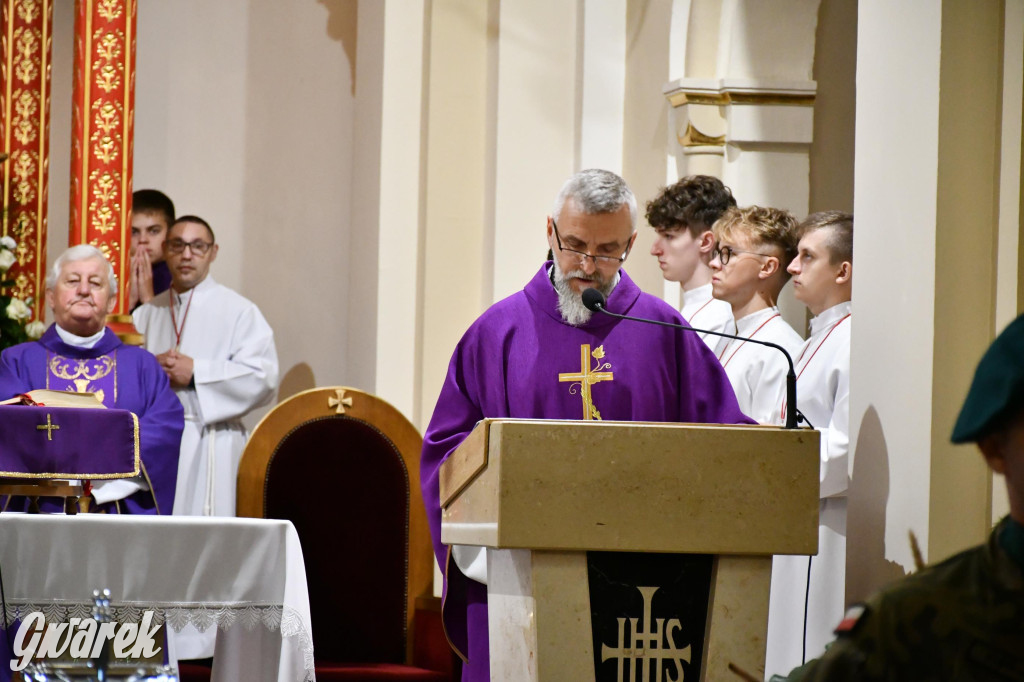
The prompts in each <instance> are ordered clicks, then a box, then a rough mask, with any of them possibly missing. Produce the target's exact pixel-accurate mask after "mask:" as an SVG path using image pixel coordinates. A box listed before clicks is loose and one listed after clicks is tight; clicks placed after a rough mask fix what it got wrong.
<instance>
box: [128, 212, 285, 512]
mask: <svg viewBox="0 0 1024 682" xmlns="http://www.w3.org/2000/svg"><path fill="white" fill-rule="evenodd" d="M164 249H165V252H166V260H167V265H168V267H169V268H170V270H171V288H170V290H168V291H165V292H164V293H162V294H160V295H159V296H157V297H155V298H154V299H153V300H152V301H151V302H150V303H147V304H145V305H143V306H141V307H139V308H138V309H137V310H136V311H135V314H134V318H135V326H136V328H138V330H139V331H140V332H142V333H143V334H145V336H146V341H145V347H146V350H148V351H150V352H151V353H153V354H155V355H156V356H157V359H158V360H159V361H160V365H161V366H162V367H163V368H164V371H165V372H167V376H168V377H170V380H171V386H172V387H173V388H174V390H175V392H176V393H177V394H178V398H179V399H180V400H181V404H182V405H183V406H184V408H185V433H184V434H183V436H182V438H181V459H180V463H179V465H178V487H177V493H176V496H175V500H174V513H175V514H189V515H202V516H211V515H212V516H234V515H235V486H236V479H237V477H238V461H239V459H240V458H241V456H242V449H243V448H244V447H245V440H246V437H247V435H248V434H247V433H246V430H245V427H244V426H243V425H242V417H244V416H245V415H246V414H247V413H248V412H249V411H251V410H253V409H255V408H257V407H259V406H261V405H265V404H267V403H268V402H269V401H270V400H271V398H272V397H273V395H274V390H275V389H276V388H277V380H278V368H277V350H276V349H275V348H274V333H273V331H272V330H271V329H270V325H268V324H267V321H266V320H265V319H264V318H263V315H262V314H261V313H260V311H259V309H258V308H257V307H256V305H255V304H254V303H253V302H252V301H249V300H248V299H246V298H244V297H242V296H241V295H239V294H238V293H236V292H234V291H232V290H231V289H228V288H227V287H226V286H224V285H222V284H218V283H217V282H215V281H214V279H213V277H211V276H209V274H208V273H209V270H210V264H211V263H213V261H214V260H215V259H216V257H217V244H216V243H215V241H214V234H213V230H212V229H211V228H210V226H209V225H208V224H207V222H206V221H205V220H203V219H202V218H198V217H196V216H184V217H182V218H178V219H177V220H176V221H175V222H174V224H173V225H171V228H170V230H169V231H168V233H167V239H166V240H165V241H164Z"/></svg>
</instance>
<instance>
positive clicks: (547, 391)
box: [420, 263, 753, 680]
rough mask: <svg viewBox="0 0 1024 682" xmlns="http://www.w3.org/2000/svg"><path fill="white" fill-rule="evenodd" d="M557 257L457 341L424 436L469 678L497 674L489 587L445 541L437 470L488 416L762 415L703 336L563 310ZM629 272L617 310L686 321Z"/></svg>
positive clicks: (449, 593)
mask: <svg viewBox="0 0 1024 682" xmlns="http://www.w3.org/2000/svg"><path fill="white" fill-rule="evenodd" d="M549 267H550V263H548V264H546V265H545V266H544V267H542V268H541V269H540V271H539V272H538V273H537V275H536V276H535V277H534V278H533V279H532V280H531V281H530V283H529V284H527V286H526V288H525V289H524V290H523V291H520V292H518V293H516V294H513V295H512V296H510V297H508V298H506V299H504V300H503V301H500V302H498V303H496V304H494V305H493V306H491V308H490V309H488V310H487V311H486V312H485V313H484V314H483V315H482V316H480V318H479V319H477V321H476V322H474V323H473V325H472V326H471V327H470V328H469V331H467V332H466V334H465V335H464V336H463V337H462V340H461V341H459V344H458V346H457V347H456V349H455V353H454V355H453V356H452V360H451V363H450V365H449V367H448V376H447V378H446V379H445V383H444V386H443V388H442V389H441V395H440V397H439V398H438V401H437V407H436V408H435V409H434V413H433V416H432V418H431V420H430V425H429V427H428V428H427V432H426V435H425V437H424V442H423V455H422V459H421V463H420V476H421V481H422V487H423V499H424V502H425V504H426V508H427V518H428V520H429V522H430V530H431V534H432V536H433V541H434V551H435V553H436V555H437V558H438V561H439V562H440V564H441V566H442V567H446V569H445V578H446V580H445V597H444V620H445V626H446V630H447V633H448V636H449V638H450V640H451V642H452V644H453V645H454V646H455V647H456V648H457V649H458V650H459V652H460V653H461V654H463V655H464V656H468V659H469V663H468V665H466V666H465V668H464V669H463V679H464V680H465V679H471V680H486V679H489V655H488V641H487V637H488V634H487V604H486V602H487V590H486V587H485V586H484V585H482V584H480V583H478V582H475V581H472V580H470V579H468V578H466V577H465V576H464V575H463V574H462V573H461V572H460V571H459V569H458V567H457V566H456V565H455V562H454V561H452V560H450V559H449V556H448V555H449V554H450V553H449V552H448V548H447V547H446V546H445V545H443V544H442V543H441V508H440V501H439V497H440V495H439V491H438V473H439V471H440V467H441V463H442V462H444V460H445V459H446V458H447V457H448V455H449V454H450V453H451V452H452V451H453V450H455V448H456V447H458V446H459V444H460V443H462V441H463V439H464V438H465V437H466V436H467V435H468V434H469V432H470V431H471V430H472V429H473V427H474V426H475V425H476V423H477V422H478V421H479V420H481V419H483V418H485V417H487V418H524V419H583V418H597V419H604V420H621V421H654V422H698V423H717V424H734V423H753V422H752V421H751V420H750V419H749V418H748V417H746V416H745V415H744V414H743V413H742V412H740V409H739V405H738V404H737V402H736V396H735V394H734V393H733V390H732V387H731V385H730V384H729V379H728V378H727V377H726V375H725V371H724V370H723V369H722V366H721V365H720V364H719V362H718V359H717V358H716V357H715V355H714V353H712V352H711V351H710V350H709V349H708V347H707V345H705V343H704V342H703V341H702V340H701V338H700V336H698V335H697V334H695V333H693V332H687V331H683V330H680V329H671V328H666V327H658V326H654V325H649V324H644V323H641V322H632V321H627V320H616V319H614V318H611V317H608V316H604V315H601V314H598V313H596V314H595V315H594V316H593V318H592V319H591V320H590V321H589V322H587V323H586V324H583V325H581V326H579V327H573V326H570V325H568V324H566V323H565V322H564V321H563V320H562V317H561V314H560V313H559V312H558V297H557V294H556V292H555V289H554V286H553V285H552V283H551V280H550V277H549V274H548V268H549ZM620 274H621V280H620V281H619V283H618V285H617V286H616V287H615V289H614V290H613V291H612V293H611V295H610V296H609V297H608V302H607V308H608V310H610V311H611V312H614V313H619V314H624V315H632V316H636V317H644V318H648V319H655V320H661V321H665V322H673V323H676V324H682V323H683V319H682V317H680V315H679V313H678V312H676V310H674V309H673V308H672V307H671V306H669V305H668V304H667V303H665V302H664V301H662V300H660V299H658V298H655V297H653V296H650V295H648V294H644V293H642V292H641V291H640V289H639V288H638V287H637V286H636V284H634V283H633V281H632V280H631V279H630V278H629V277H628V276H627V275H626V273H625V272H624V271H620ZM594 372H600V373H602V375H603V377H592V378H591V381H592V382H593V383H592V384H591V387H590V392H589V397H590V400H589V404H587V395H588V394H587V392H586V391H584V390H582V388H583V387H582V385H581V380H580V378H581V377H580V375H582V374H584V373H594ZM574 375H575V376H574ZM595 379H598V380H596V381H594V380H595Z"/></svg>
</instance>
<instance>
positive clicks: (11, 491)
mask: <svg viewBox="0 0 1024 682" xmlns="http://www.w3.org/2000/svg"><path fill="white" fill-rule="evenodd" d="M59 430H60V425H59V424H54V423H53V415H51V414H50V413H49V412H47V413H46V423H45V424H38V425H37V426H36V431H46V440H48V441H52V440H53V432H54V431H59ZM84 493H85V489H84V488H83V487H82V484H81V483H80V482H76V481H69V480H64V479H39V480H36V481H33V482H32V483H26V482H25V481H24V480H23V479H18V478H2V479H0V495H20V496H23V497H26V498H28V513H29V514H38V513H40V509H39V498H40V497H62V498H64V512H65V513H66V514H69V515H70V514H77V513H78V511H79V509H81V511H89V509H88V507H89V502H88V498H84V497H83V495H84Z"/></svg>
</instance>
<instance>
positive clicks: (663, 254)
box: [647, 175, 736, 350]
mask: <svg viewBox="0 0 1024 682" xmlns="http://www.w3.org/2000/svg"><path fill="white" fill-rule="evenodd" d="M735 206H736V199H734V198H733V196H732V192H731V191H730V190H729V188H728V187H726V186H725V185H723V184H722V181H721V180H719V179H718V178H715V177H712V176H710V175H688V176H686V177H685V178H682V179H681V180H679V182H677V183H676V184H674V185H672V186H670V187H666V188H665V189H663V190H662V191H661V193H660V194H658V196H656V197H655V198H654V199H652V200H651V201H649V202H647V224H649V225H650V226H651V227H653V228H654V231H655V232H656V233H657V237H656V238H655V240H654V243H653V244H652V245H651V255H652V256H654V257H655V258H657V259H658V267H660V268H661V275H662V277H664V278H665V279H666V280H668V281H669V282H679V286H680V287H681V288H682V293H683V309H682V310H681V311H680V312H682V314H683V317H684V318H686V321H687V322H689V323H690V324H691V325H693V326H694V327H697V328H698V329H706V330H708V331H713V332H724V333H726V334H733V333H735V328H736V325H735V323H734V322H733V319H732V308H731V307H730V306H729V304H728V303H726V302H725V301H719V300H717V299H715V298H714V297H712V295H711V274H712V273H711V268H710V267H709V265H708V264H709V263H710V262H711V252H712V251H713V250H714V247H715V237H714V234H712V232H711V226H712V225H714V224H715V221H717V220H718V219H719V218H721V217H722V214H723V213H724V212H725V211H726V210H727V209H729V208H732V207H735ZM700 337H701V338H702V339H704V342H705V343H706V344H708V347H709V348H711V350H716V349H717V348H718V346H719V345H720V344H722V343H724V340H723V339H722V337H720V336H714V335H711V334H700Z"/></svg>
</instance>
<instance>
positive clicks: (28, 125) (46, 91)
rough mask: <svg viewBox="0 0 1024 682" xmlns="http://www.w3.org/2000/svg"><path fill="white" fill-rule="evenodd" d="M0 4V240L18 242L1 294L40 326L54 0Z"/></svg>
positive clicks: (30, 0) (19, 0) (44, 270)
mask: <svg viewBox="0 0 1024 682" xmlns="http://www.w3.org/2000/svg"><path fill="white" fill-rule="evenodd" d="M0 1H2V2H3V31H2V35H3V40H2V41H0V52H2V55H3V56H2V58H0V62H2V63H0V120H2V121H3V124H4V125H2V126H0V131H2V133H3V135H2V137H0V145H2V146H0V148H2V149H4V150H5V151H6V152H8V154H9V156H8V154H4V158H6V159H7V162H6V163H5V164H3V165H2V166H0V187H2V188H3V195H2V196H0V205H2V206H3V207H4V209H5V210H4V212H3V214H2V217H0V223H2V225H0V234H2V235H9V236H10V237H11V238H13V239H14V241H15V242H16V246H15V248H14V249H13V251H14V255H15V259H16V262H15V264H14V265H12V267H11V270H10V271H8V273H7V277H5V279H8V280H10V281H12V282H13V283H12V284H11V286H9V287H8V289H7V290H6V292H5V293H8V294H10V295H13V296H16V297H18V298H20V299H22V300H23V301H26V302H27V303H28V304H29V306H30V308H31V310H32V313H33V318H34V319H37V320H38V319H41V318H42V316H43V309H44V301H43V300H42V297H41V296H39V295H38V294H39V292H40V291H41V290H42V285H41V283H42V280H43V279H44V278H45V276H46V242H47V239H46V226H47V225H46V224H47V200H48V196H47V195H48V189H47V187H48V177H47V171H48V169H49V110H50V107H49V102H50V72H51V48H52V25H53V6H52V1H51V0H0Z"/></svg>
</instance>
